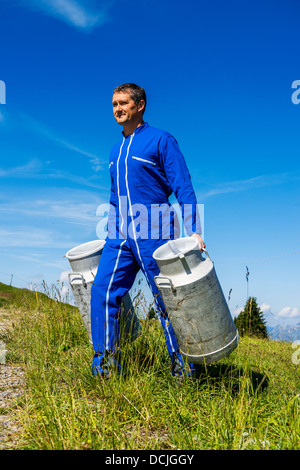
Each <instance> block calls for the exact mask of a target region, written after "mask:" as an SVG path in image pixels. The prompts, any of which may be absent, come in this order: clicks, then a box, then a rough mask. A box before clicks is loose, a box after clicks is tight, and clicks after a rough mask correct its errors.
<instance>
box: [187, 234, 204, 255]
mask: <svg viewBox="0 0 300 470" xmlns="http://www.w3.org/2000/svg"><path fill="white" fill-rule="evenodd" d="M190 237H194V238H197V240H198V244H199V247H200V250H201V252H203V251H204V248H205V247H206V245H205V243H204V240H203V238H202V237H201V236H200V235H199V233H192V235H190Z"/></svg>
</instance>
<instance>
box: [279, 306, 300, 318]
mask: <svg viewBox="0 0 300 470" xmlns="http://www.w3.org/2000/svg"><path fill="white" fill-rule="evenodd" d="M276 316H277V317H278V318H297V317H300V310H299V308H297V307H284V308H282V309H281V310H280V312H279V313H278V314H277V315H276Z"/></svg>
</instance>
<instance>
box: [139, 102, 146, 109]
mask: <svg viewBox="0 0 300 470" xmlns="http://www.w3.org/2000/svg"><path fill="white" fill-rule="evenodd" d="M144 109H145V100H141V101H140V102H139V104H138V111H143V110H144Z"/></svg>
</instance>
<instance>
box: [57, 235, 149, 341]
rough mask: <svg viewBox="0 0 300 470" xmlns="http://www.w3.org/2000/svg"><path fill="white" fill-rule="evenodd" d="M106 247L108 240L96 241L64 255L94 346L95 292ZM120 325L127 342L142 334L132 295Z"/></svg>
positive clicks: (122, 311)
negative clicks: (92, 307) (98, 271)
mask: <svg viewBox="0 0 300 470" xmlns="http://www.w3.org/2000/svg"><path fill="white" fill-rule="evenodd" d="M104 245H105V240H94V241H91V242H87V243H83V244H82V245H78V246H76V247H75V248H72V249H71V250H69V251H68V252H67V253H66V254H65V255H64V256H65V257H67V258H68V260H69V263H70V265H71V268H72V271H73V272H71V273H69V274H68V278H69V283H70V286H71V288H72V292H73V295H74V299H75V302H76V305H77V307H78V310H79V312H80V315H81V317H82V320H83V323H84V326H85V328H86V330H87V332H88V336H89V341H90V343H91V344H93V342H92V334H91V288H92V285H93V281H94V278H95V276H96V273H97V269H98V265H99V261H100V257H101V253H102V250H103V247H104ZM120 322H121V334H122V339H123V340H124V339H125V340H130V341H134V340H135V339H136V338H137V337H138V336H139V335H140V334H141V331H142V328H141V325H140V322H139V320H138V318H137V316H136V313H135V311H134V306H133V304H132V301H131V297H130V294H129V293H127V294H126V295H124V297H123V298H122V302H121V307H120Z"/></svg>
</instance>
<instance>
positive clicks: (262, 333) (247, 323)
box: [234, 297, 268, 338]
mask: <svg viewBox="0 0 300 470" xmlns="http://www.w3.org/2000/svg"><path fill="white" fill-rule="evenodd" d="M234 324H235V326H236V328H237V329H238V332H239V334H240V336H244V335H246V336H256V337H258V338H268V332H267V327H266V322H265V320H264V317H263V312H262V311H261V310H260V308H259V307H258V305H257V302H256V298H255V297H249V299H248V300H247V302H246V305H245V308H244V310H243V311H242V312H241V313H240V314H239V315H238V316H237V317H236V318H235V319H234Z"/></svg>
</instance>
